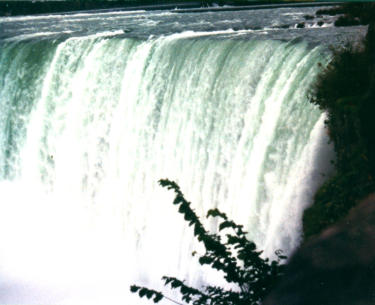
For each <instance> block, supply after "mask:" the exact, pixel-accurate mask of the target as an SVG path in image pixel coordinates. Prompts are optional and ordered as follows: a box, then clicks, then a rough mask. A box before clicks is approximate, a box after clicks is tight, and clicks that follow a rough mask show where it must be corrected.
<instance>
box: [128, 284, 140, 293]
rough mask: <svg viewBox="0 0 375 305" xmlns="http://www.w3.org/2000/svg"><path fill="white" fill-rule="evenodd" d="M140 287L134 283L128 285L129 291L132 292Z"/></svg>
mask: <svg viewBox="0 0 375 305" xmlns="http://www.w3.org/2000/svg"><path fill="white" fill-rule="evenodd" d="M140 288H141V287H138V286H136V285H131V286H130V291H131V292H133V293H134V292H137V291H138V290H139V289H140Z"/></svg>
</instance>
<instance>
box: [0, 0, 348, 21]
mask: <svg viewBox="0 0 375 305" xmlns="http://www.w3.org/2000/svg"><path fill="white" fill-rule="evenodd" d="M340 3H341V2H287V1H283V2H280V3H275V1H252V2H250V1H245V0H243V1H242V0H241V1H233V0H232V1H230V0H227V1H223V0H219V1H207V0H202V1H178V0H177V1H173V2H172V1H151V0H145V1H142V2H140V1H137V0H131V1H126V0H117V1H79V0H77V1H43V2H32V1H0V16H1V17H4V16H22V15H38V14H61V13H63V14H71V13H74V12H78V11H80V12H88V11H98V12H103V11H131V10H173V9H176V12H177V13H200V12H214V11H236V10H256V9H273V8H281V7H314V6H334V5H339V4H340Z"/></svg>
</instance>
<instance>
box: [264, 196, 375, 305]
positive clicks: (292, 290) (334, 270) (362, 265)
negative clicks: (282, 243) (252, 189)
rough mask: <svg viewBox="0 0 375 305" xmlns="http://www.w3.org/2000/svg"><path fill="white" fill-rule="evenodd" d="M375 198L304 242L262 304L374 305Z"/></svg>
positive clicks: (370, 198)
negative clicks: (276, 285) (279, 281)
mask: <svg viewBox="0 0 375 305" xmlns="http://www.w3.org/2000/svg"><path fill="white" fill-rule="evenodd" d="M374 279H375V194H371V195H370V196H369V197H368V198H367V199H365V200H364V201H362V202H361V204H359V205H358V206H356V207H355V208H353V209H352V211H351V212H350V213H349V215H348V216H347V217H346V218H345V219H344V220H342V221H341V222H340V223H338V224H336V225H334V226H332V227H330V228H328V229H326V230H325V231H324V232H323V233H321V234H320V236H318V237H316V238H313V239H311V240H310V241H308V242H307V243H306V244H304V245H303V246H302V247H301V248H300V249H299V250H298V251H297V252H296V253H295V254H294V255H293V256H292V258H291V260H290V262H289V264H288V266H287V269H286V273H285V276H284V277H283V278H282V279H281V283H280V284H279V286H278V287H276V289H275V290H274V291H273V292H272V293H271V295H270V296H269V297H268V298H267V299H266V301H265V302H264V303H263V305H276V304H277V305H301V304H303V305H342V304H345V305H374V304H375V280H374Z"/></svg>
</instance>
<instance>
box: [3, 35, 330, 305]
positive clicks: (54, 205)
mask: <svg viewBox="0 0 375 305" xmlns="http://www.w3.org/2000/svg"><path fill="white" fill-rule="evenodd" d="M116 34H117V33H112V34H109V33H103V34H97V35H92V36H85V37H75V38H69V39H66V40H64V41H62V42H57V41H48V40H40V41H33V42H32V41H21V42H19V41H13V42H8V43H5V44H4V45H3V46H2V47H3V52H2V54H0V78H1V79H0V80H1V81H0V86H1V93H0V94H1V96H0V98H1V104H0V107H1V109H0V115H1V122H0V128H1V130H0V141H1V152H0V154H1V155H0V162H1V163H0V164H1V173H0V174H1V177H2V180H1V182H0V189H1V194H2V200H1V203H0V267H1V268H0V270H1V271H0V272H1V274H2V276H3V277H4V278H5V279H6V280H7V281H8V283H16V284H14V285H15V286H14V287H16V288H15V289H18V290H17V295H16V294H15V295H12V294H11V293H8V294H7V295H6V296H0V300H2V303H6V302H7V301H9V300H18V301H19V302H18V303H19V304H26V303H27V304H37V303H39V304H40V302H41V300H42V301H43V302H47V303H48V302H49V303H50V304H80V305H81V304H136V303H138V304H140V303H141V301H140V300H138V298H137V297H134V298H131V296H129V292H128V285H129V284H131V283H139V284H149V285H150V286H152V287H155V288H160V285H159V284H158V282H159V279H160V277H161V275H164V274H169V275H175V276H178V277H181V278H186V279H188V280H189V281H190V283H193V284H194V283H200V282H201V281H204V280H205V277H204V276H203V275H202V274H201V273H200V272H199V269H198V266H197V264H196V262H195V260H194V258H191V252H192V251H193V250H194V249H195V247H196V245H195V244H193V243H192V239H193V235H192V232H191V229H190V228H188V227H187V226H186V225H185V223H184V221H183V219H182V218H181V217H180V216H179V215H178V214H177V212H176V210H175V207H174V206H172V204H171V202H172V198H173V194H171V193H169V192H168V191H166V190H164V189H162V188H161V187H160V186H158V183H157V181H158V180H159V179H160V178H169V179H172V180H175V181H177V182H178V183H179V185H180V187H181V189H182V190H183V192H184V194H185V195H186V197H187V198H188V199H189V200H190V201H192V203H193V206H194V208H195V210H196V211H197V213H198V214H199V215H201V216H203V215H204V214H205V212H206V211H207V210H208V209H209V208H213V207H218V208H219V209H221V210H222V211H224V212H226V213H227V214H228V215H229V216H230V217H231V218H233V219H234V220H235V221H236V222H238V223H242V224H244V225H245V226H246V227H247V229H248V231H249V238H251V239H253V240H254V241H255V242H256V243H257V245H258V247H259V248H260V249H264V250H265V253H266V254H267V255H272V253H273V251H275V250H276V249H283V250H284V251H285V252H286V253H287V254H289V253H291V251H292V250H293V249H295V247H296V246H297V245H298V243H299V241H300V236H301V215H302V212H303V209H304V208H305V207H306V206H307V205H308V204H309V203H311V197H312V194H313V192H314V190H315V189H316V187H317V185H318V184H319V183H320V182H321V177H320V174H321V171H323V170H324V167H325V166H326V165H325V164H326V163H325V162H326V161H327V159H328V158H329V157H327V156H328V153H326V152H324V151H325V150H327V149H328V150H329V148H327V145H326V142H327V141H326V136H325V132H324V128H323V120H324V118H323V115H322V114H321V113H320V112H319V110H318V109H316V108H314V107H313V106H312V105H311V104H309V103H308V100H307V92H308V90H309V87H310V85H311V83H312V81H313V80H314V77H315V76H316V74H317V72H318V65H317V64H318V62H322V63H324V62H326V60H327V58H326V56H325V55H323V54H322V53H321V50H320V48H319V47H315V48H312V47H310V46H308V45H307V43H303V42H293V41H292V42H282V41H273V40H242V39H220V38H217V37H215V36H209V35H207V37H205V35H206V34H204V33H182V34H174V35H169V36H165V37H158V38H150V39H148V40H139V39H130V38H126V39H125V38H120V37H118V36H116ZM321 156H326V157H324V158H322V157H321ZM25 287H26V288H25ZM56 287H57V288H56ZM38 294H40V295H44V296H43V297H41V296H40V295H38ZM47 296H48V297H47ZM12 297H13V299H12ZM26 300H27V302H26ZM125 300H127V301H125ZM124 302H125V303H124Z"/></svg>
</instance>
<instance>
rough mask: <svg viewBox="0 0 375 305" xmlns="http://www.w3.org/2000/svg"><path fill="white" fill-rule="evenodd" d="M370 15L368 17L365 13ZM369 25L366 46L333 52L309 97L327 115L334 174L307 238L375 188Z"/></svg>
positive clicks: (310, 213)
mask: <svg viewBox="0 0 375 305" xmlns="http://www.w3.org/2000/svg"><path fill="white" fill-rule="evenodd" d="M366 16H367V15H366ZM373 19H375V16H373ZM373 29H374V24H373V23H372V25H370V26H369V31H368V34H367V36H366V39H365V40H364V41H363V43H362V44H361V45H358V44H357V45H356V46H354V45H346V46H344V47H342V48H340V49H338V50H337V49H336V50H333V57H332V61H331V62H330V63H329V64H328V66H327V67H324V68H323V70H322V72H321V74H320V75H319V77H318V79H317V81H316V84H315V87H314V88H313V92H312V94H311V98H310V101H311V102H312V103H313V104H315V105H318V106H319V107H320V108H321V109H322V110H324V111H325V112H326V113H327V120H326V122H325V123H326V126H327V128H328V133H329V136H330V139H331V141H332V142H333V144H334V148H335V152H336V159H335V161H334V166H335V174H334V175H333V176H332V177H331V178H330V179H329V180H328V181H327V182H326V183H325V184H324V185H323V186H322V187H321V188H320V189H319V190H318V192H317V193H316V195H315V199H314V204H313V206H312V207H310V208H309V209H307V210H306V211H305V213H304V216H303V227H304V235H305V237H309V236H312V235H315V234H318V233H320V232H321V231H322V230H323V229H325V228H326V227H328V226H329V225H331V224H333V223H335V222H337V221H338V220H340V219H342V218H343V217H344V216H345V215H347V213H348V211H349V210H350V209H351V208H352V207H353V206H355V205H356V204H357V203H358V202H359V201H360V200H361V199H363V198H364V197H366V196H367V195H368V194H369V193H371V192H374V191H375V183H374V178H373V177H374V174H375V146H374V145H375V135H374V130H375V120H374V119H373V114H374V113H375V98H374V97H375V68H374V67H375V58H374V57H375V56H374V54H375V47H374V43H375V35H374V30H373Z"/></svg>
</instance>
